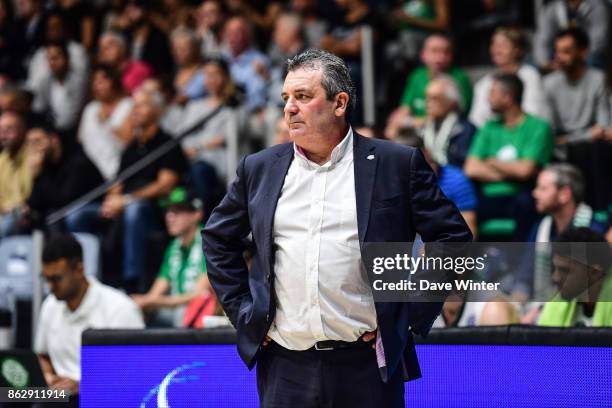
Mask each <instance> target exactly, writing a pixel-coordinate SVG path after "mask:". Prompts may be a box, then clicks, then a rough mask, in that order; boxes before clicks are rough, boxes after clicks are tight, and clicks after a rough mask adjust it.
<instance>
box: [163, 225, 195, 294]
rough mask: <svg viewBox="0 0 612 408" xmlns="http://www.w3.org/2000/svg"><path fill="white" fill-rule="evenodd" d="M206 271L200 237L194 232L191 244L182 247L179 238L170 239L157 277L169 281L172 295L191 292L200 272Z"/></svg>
mask: <svg viewBox="0 0 612 408" xmlns="http://www.w3.org/2000/svg"><path fill="white" fill-rule="evenodd" d="M204 273H206V258H204V253H203V252H202V237H201V236H200V234H198V233H196V234H195V239H194V240H193V242H192V243H191V246H189V247H187V248H184V247H183V246H182V245H181V240H180V239H179V238H175V239H174V240H172V242H171V243H170V245H169V246H168V248H167V249H166V252H165V254H164V261H163V262H162V265H161V268H160V270H159V277H160V278H162V279H165V280H167V281H168V282H169V283H170V293H171V294H172V295H182V294H184V293H189V292H193V291H194V290H195V288H196V285H197V283H198V280H199V279H200V276H201V275H202V274H204Z"/></svg>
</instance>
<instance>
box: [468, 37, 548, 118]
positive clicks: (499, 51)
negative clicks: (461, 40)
mask: <svg viewBox="0 0 612 408" xmlns="http://www.w3.org/2000/svg"><path fill="white" fill-rule="evenodd" d="M526 46H527V39H526V38H525V34H524V33H523V32H522V31H520V30H518V29H514V28H501V27H500V28H498V29H497V30H496V31H495V33H494V34H493V38H492V39H491V48H490V53H491V59H492V60H493V64H495V72H491V73H490V74H488V75H486V76H484V77H483V78H481V79H480V80H479V81H478V82H476V85H475V86H474V100H473V102H472V110H471V111H470V116H469V118H470V121H471V122H472V123H473V124H474V125H476V126H478V127H482V125H484V124H485V122H486V121H487V120H489V119H491V118H493V112H492V111H491V107H490V106H489V92H490V90H491V83H492V82H493V75H495V74H496V73H500V72H501V73H505V74H516V75H518V77H519V78H520V79H521V81H523V89H524V91H523V101H522V103H521V107H522V108H523V111H525V112H526V113H529V114H532V115H536V116H541V117H544V118H546V117H547V116H548V115H547V113H546V99H545V96H544V88H543V86H542V78H541V77H540V74H539V73H538V70H537V69H536V68H534V67H532V66H531V65H528V64H524V63H523V62H522V60H523V56H524V54H525V48H526Z"/></svg>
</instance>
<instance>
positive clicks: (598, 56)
mask: <svg viewBox="0 0 612 408" xmlns="http://www.w3.org/2000/svg"><path fill="white" fill-rule="evenodd" d="M608 7H609V5H607V4H606V2H605V0H554V1H550V2H548V4H546V6H545V7H544V9H543V10H542V12H541V14H540V16H538V22H537V30H536V33H535V36H534V47H533V48H534V50H533V51H534V57H535V60H536V63H537V64H538V65H540V66H541V67H542V68H543V69H544V70H553V69H556V68H557V66H558V65H557V63H558V62H557V61H556V60H555V58H554V55H555V51H554V46H555V38H556V36H557V34H558V33H559V32H560V31H563V30H566V29H568V28H580V29H582V30H584V31H586V32H587V33H588V34H587V35H588V37H589V39H590V42H591V49H590V51H589V53H588V54H587V56H586V57H587V61H588V62H589V64H590V65H593V66H596V67H598V68H603V65H604V56H605V52H606V47H607V46H609V44H610V37H609V32H610V27H609V25H610V18H609V11H608Z"/></svg>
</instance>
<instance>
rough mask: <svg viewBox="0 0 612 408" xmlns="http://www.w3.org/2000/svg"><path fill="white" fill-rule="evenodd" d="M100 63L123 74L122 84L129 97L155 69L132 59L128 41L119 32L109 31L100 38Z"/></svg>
mask: <svg viewBox="0 0 612 408" xmlns="http://www.w3.org/2000/svg"><path fill="white" fill-rule="evenodd" d="M98 62H99V63H101V64H106V65H109V66H111V67H113V68H115V69H116V70H117V71H118V72H120V73H121V83H122V84H123V89H124V90H125V92H126V93H127V94H128V95H131V94H132V93H133V92H134V91H135V90H136V88H138V87H139V86H140V85H141V84H142V83H143V81H144V80H145V79H147V78H149V77H150V76H151V75H152V74H153V69H152V68H151V67H150V66H149V64H147V63H146V62H142V61H137V60H134V59H130V57H129V50H128V45H127V41H126V39H125V37H124V36H123V35H122V34H121V33H119V32H117V31H107V32H105V33H104V34H102V36H101V37H100V40H99V42H98Z"/></svg>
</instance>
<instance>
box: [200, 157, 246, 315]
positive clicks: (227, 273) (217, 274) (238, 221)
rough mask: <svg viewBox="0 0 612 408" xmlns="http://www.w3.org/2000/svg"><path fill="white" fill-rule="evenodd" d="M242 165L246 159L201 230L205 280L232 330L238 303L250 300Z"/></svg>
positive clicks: (243, 169) (241, 162) (239, 166)
mask: <svg viewBox="0 0 612 408" xmlns="http://www.w3.org/2000/svg"><path fill="white" fill-rule="evenodd" d="M245 161H246V157H245V158H243V159H242V160H241V161H240V164H239V165H238V169H237V171H236V176H237V177H236V179H235V180H234V181H233V182H232V184H231V186H230V187H229V190H228V193H227V194H226V195H225V197H224V198H223V200H222V201H221V203H220V204H219V205H218V206H217V207H216V208H215V210H214V211H213V212H212V214H211V215H210V218H209V219H208V222H207V223H206V226H205V227H204V229H203V230H202V246H203V250H204V255H205V257H206V268H207V271H208V279H209V280H210V283H211V285H212V287H213V289H214V291H215V293H216V295H217V298H218V299H219V302H220V303H221V306H223V310H225V313H226V314H227V316H228V318H229V319H230V321H231V323H232V324H233V325H234V327H236V322H237V320H238V314H239V313H238V312H239V310H240V305H241V303H242V302H243V300H244V299H245V297H249V296H250V290H249V276H248V269H247V266H246V263H245V261H244V257H243V252H244V250H245V248H246V245H245V241H246V238H247V236H248V235H249V233H250V232H251V228H250V224H249V215H248V206H247V195H246V180H245V174H244V173H245Z"/></svg>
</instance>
